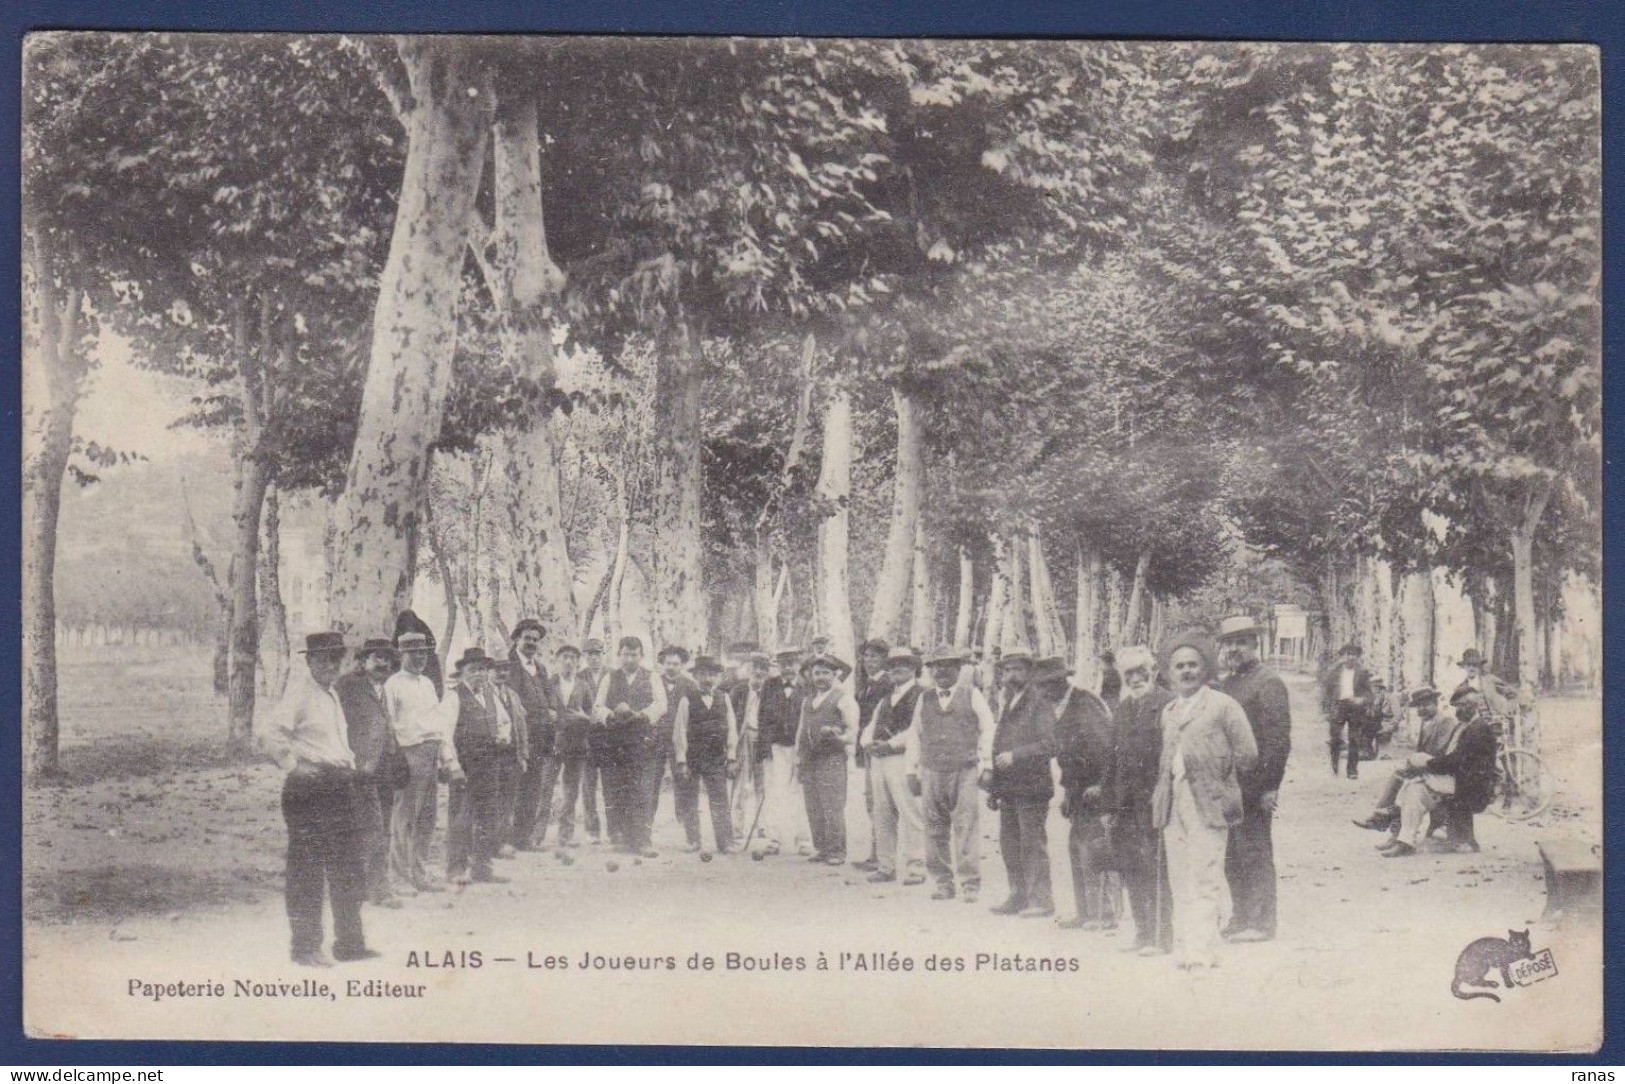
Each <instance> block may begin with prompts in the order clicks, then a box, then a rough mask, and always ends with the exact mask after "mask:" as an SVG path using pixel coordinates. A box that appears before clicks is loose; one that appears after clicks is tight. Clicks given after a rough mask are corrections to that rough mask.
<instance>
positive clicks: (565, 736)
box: [553, 644, 594, 847]
mask: <svg viewBox="0 0 1625 1084" xmlns="http://www.w3.org/2000/svg"><path fill="white" fill-rule="evenodd" d="M554 662H555V664H556V665H557V668H558V673H557V675H556V676H555V677H554V678H553V703H554V706H555V708H556V709H557V712H558V725H557V727H556V730H555V734H554V738H553V758H554V762H555V763H557V764H559V765H562V767H561V769H560V770H561V773H562V777H563V779H564V808H563V812H562V813H561V814H560V816H559V846H561V847H575V846H579V844H578V843H577V842H576V840H575V806H576V795H577V794H578V793H580V791H581V784H582V780H583V779H584V778H585V776H586V773H587V758H588V755H589V751H590V749H591V735H592V705H593V695H594V690H593V686H592V684H591V682H589V681H588V680H587V678H585V677H583V676H581V675H580V674H579V673H577V668H578V667H579V666H580V665H581V652H580V651H579V650H578V649H577V648H576V647H575V646H574V645H573V644H560V645H559V649H558V651H557V652H556V653H555V655H554Z"/></svg>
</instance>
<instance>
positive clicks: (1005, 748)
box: [989, 685, 1055, 802]
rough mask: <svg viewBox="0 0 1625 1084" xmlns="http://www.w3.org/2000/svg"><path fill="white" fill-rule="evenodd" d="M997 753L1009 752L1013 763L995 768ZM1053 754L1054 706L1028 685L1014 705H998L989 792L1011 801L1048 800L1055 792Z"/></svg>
mask: <svg viewBox="0 0 1625 1084" xmlns="http://www.w3.org/2000/svg"><path fill="white" fill-rule="evenodd" d="M1000 753H1009V754H1010V755H1011V756H1012V757H1013V758H1014V763H1012V764H1011V765H1010V766H1009V767H1008V768H1000V767H997V762H998V758H999V754H1000ZM1054 755H1055V705H1054V704H1053V703H1051V702H1050V700H1049V698H1047V697H1046V696H1045V695H1044V694H1043V693H1042V692H1040V691H1039V690H1038V689H1035V688H1033V687H1032V686H1030V685H1029V686H1028V687H1027V689H1026V690H1025V691H1024V692H1023V693H1022V694H1021V696H1020V698H1018V699H1017V700H1016V701H1015V702H1014V703H1013V704H1008V703H1007V704H1002V705H1001V706H1000V710H999V717H998V721H997V722H996V723H995V725H994V728H993V759H994V763H995V767H994V769H993V785H992V787H991V788H989V789H990V791H991V792H992V793H993V794H994V795H996V796H997V797H999V798H1006V799H1011V800H1014V801H1022V802H1033V801H1045V802H1047V801H1049V799H1050V797H1051V796H1052V795H1054V793H1055V782H1054V780H1053V779H1052V778H1051V777H1050V772H1049V762H1050V758H1051V757H1053V756H1054Z"/></svg>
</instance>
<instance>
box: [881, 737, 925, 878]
mask: <svg viewBox="0 0 1625 1084" xmlns="http://www.w3.org/2000/svg"><path fill="white" fill-rule="evenodd" d="M903 761H904V758H902V757H900V756H890V757H873V756H872V757H870V758H869V804H870V808H871V809H872V810H873V811H874V823H875V861H876V863H877V864H878V868H879V870H880V872H881V873H893V874H894V873H896V872H897V868H898V867H899V866H901V867H903V868H904V869H905V870H908V871H909V872H911V873H912V872H914V871H916V870H921V869H923V868H924V867H925V850H924V838H925V822H924V820H923V819H922V817H921V814H920V799H919V798H917V797H915V796H914V795H913V794H911V793H909V789H908V773H907V771H906V770H905V767H904V763H903Z"/></svg>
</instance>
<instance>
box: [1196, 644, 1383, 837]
mask: <svg viewBox="0 0 1625 1084" xmlns="http://www.w3.org/2000/svg"><path fill="white" fill-rule="evenodd" d="M1332 680H1333V682H1334V685H1333V688H1332V694H1333V695H1334V696H1335V695H1336V693H1337V689H1336V686H1335V680H1336V679H1335V677H1334V678H1333V679H1332ZM1354 688H1355V693H1356V695H1359V689H1360V679H1359V677H1358V676H1356V677H1355V681H1354ZM1370 688H1371V685H1370V678H1369V675H1368V676H1367V680H1366V690H1367V693H1369V691H1370ZM1219 691H1220V692H1223V693H1228V694H1229V695H1230V697H1231V699H1233V700H1235V701H1236V703H1238V704H1240V705H1241V710H1242V711H1244V712H1246V713H1247V722H1249V723H1250V724H1252V728H1253V740H1254V741H1255V742H1257V743H1258V762H1257V763H1256V764H1254V765H1253V766H1252V767H1251V768H1250V769H1248V770H1247V771H1245V772H1243V773H1241V797H1242V801H1243V802H1245V803H1246V805H1247V806H1248V807H1249V808H1250V807H1252V806H1253V805H1254V804H1255V803H1256V802H1257V800H1258V797H1259V796H1260V795H1262V794H1265V793H1268V792H1269V791H1272V790H1280V789H1281V779H1282V777H1283V776H1285V775H1286V761H1287V756H1288V755H1289V754H1291V752H1292V706H1291V705H1290V704H1289V703H1288V702H1287V695H1286V683H1285V682H1284V681H1282V680H1281V679H1280V677H1279V676H1278V675H1277V674H1276V673H1275V671H1274V670H1271V669H1270V668H1269V667H1267V666H1264V665H1263V664H1262V663H1253V664H1251V665H1250V666H1247V667H1246V668H1245V669H1242V670H1238V671H1236V672H1235V673H1233V674H1231V675H1230V676H1229V677H1227V678H1225V679H1224V681H1223V682H1222V683H1221V684H1220V685H1219Z"/></svg>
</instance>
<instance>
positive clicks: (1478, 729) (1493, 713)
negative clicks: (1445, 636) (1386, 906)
mask: <svg viewBox="0 0 1625 1084" xmlns="http://www.w3.org/2000/svg"><path fill="white" fill-rule="evenodd" d="M1458 665H1459V666H1460V667H1461V668H1462V670H1463V671H1464V674H1465V676H1464V677H1463V679H1462V681H1461V683H1460V684H1459V685H1457V686H1456V688H1455V690H1454V691H1453V692H1452V693H1451V694H1450V706H1449V708H1448V709H1445V710H1441V709H1440V707H1439V702H1440V700H1441V699H1443V697H1442V696H1441V695H1440V693H1439V691H1438V690H1437V689H1434V688H1432V687H1429V686H1424V687H1422V688H1420V689H1416V690H1415V691H1413V692H1412V693H1411V694H1410V697H1409V704H1410V706H1411V707H1413V708H1415V709H1416V714H1417V718H1418V719H1419V720H1420V721H1421V728H1420V731H1419V733H1418V735H1417V741H1416V749H1415V751H1414V752H1412V753H1411V754H1410V755H1409V756H1407V757H1406V758H1405V759H1404V760H1402V761H1400V763H1399V765H1398V766H1397V767H1396V768H1395V769H1394V771H1393V772H1392V774H1391V775H1390V776H1389V777H1388V778H1387V779H1386V780H1384V782H1383V787H1382V790H1381V792H1380V793H1379V794H1378V797H1377V801H1376V806H1375V808H1374V809H1373V810H1372V812H1371V814H1370V815H1369V816H1367V817H1365V818H1364V819H1361V820H1356V821H1355V822H1354V823H1355V824H1356V825H1357V826H1358V827H1361V828H1369V829H1372V830H1373V831H1378V832H1383V833H1384V838H1383V841H1382V842H1381V843H1379V844H1377V849H1378V851H1379V853H1381V855H1382V856H1383V857H1384V858H1404V857H1406V856H1408V855H1413V854H1415V853H1416V852H1417V850H1418V849H1419V848H1420V847H1421V844H1422V840H1423V839H1424V838H1426V837H1428V836H1430V835H1432V834H1433V833H1434V832H1436V831H1443V832H1445V833H1446V842H1447V845H1448V846H1450V847H1452V848H1454V849H1457V850H1468V851H1477V850H1478V840H1477V837H1476V836H1475V834H1474V832H1473V817H1474V816H1475V815H1476V814H1478V813H1482V812H1483V811H1484V810H1485V809H1486V808H1488V807H1489V804H1490V802H1491V800H1492V799H1493V797H1494V793H1495V783H1496V757H1497V754H1498V752H1499V749H1500V738H1499V736H1498V735H1497V733H1496V729H1495V723H1496V720H1497V719H1499V720H1502V721H1505V720H1508V719H1510V718H1512V717H1513V716H1514V715H1516V714H1517V713H1518V712H1519V711H1521V710H1523V709H1525V708H1528V707H1530V706H1532V702H1531V701H1530V699H1529V698H1528V696H1527V694H1524V693H1521V692H1520V691H1519V690H1517V689H1516V688H1513V687H1512V686H1509V685H1508V684H1507V683H1505V682H1503V681H1501V680H1500V679H1498V678H1497V677H1496V676H1495V675H1494V674H1492V673H1490V672H1489V670H1488V668H1487V666H1486V663H1485V659H1484V656H1483V654H1482V653H1481V652H1480V651H1479V650H1478V649H1477V648H1469V649H1468V650H1467V651H1466V652H1464V653H1463V655H1462V657H1461V661H1460V663H1459V664H1458Z"/></svg>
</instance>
